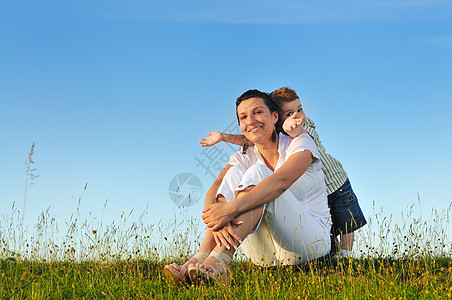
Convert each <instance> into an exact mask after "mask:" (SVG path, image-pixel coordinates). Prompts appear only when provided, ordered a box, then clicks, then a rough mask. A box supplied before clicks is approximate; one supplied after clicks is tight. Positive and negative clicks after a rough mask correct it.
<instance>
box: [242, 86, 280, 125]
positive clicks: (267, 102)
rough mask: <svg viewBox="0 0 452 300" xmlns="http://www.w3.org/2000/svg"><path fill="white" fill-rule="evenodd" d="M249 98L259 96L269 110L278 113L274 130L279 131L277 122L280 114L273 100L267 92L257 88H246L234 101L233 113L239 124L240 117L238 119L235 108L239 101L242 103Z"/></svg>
mask: <svg viewBox="0 0 452 300" xmlns="http://www.w3.org/2000/svg"><path fill="white" fill-rule="evenodd" d="M250 98H261V99H262V100H263V101H264V103H265V105H266V106H267V107H268V109H269V110H270V112H274V111H276V112H277V113H278V122H277V123H276V132H277V133H280V132H281V127H280V124H279V115H280V112H279V108H278V106H277V105H276V104H275V102H273V100H272V98H271V97H270V95H269V94H267V93H264V92H261V91H259V90H248V91H246V92H244V93H243V94H242V95H241V96H240V97H238V98H237V101H235V113H236V115H237V121H238V122H239V124H240V119H239V115H238V113H237V108H238V107H239V105H240V103H242V102H243V101H245V100H248V99H250Z"/></svg>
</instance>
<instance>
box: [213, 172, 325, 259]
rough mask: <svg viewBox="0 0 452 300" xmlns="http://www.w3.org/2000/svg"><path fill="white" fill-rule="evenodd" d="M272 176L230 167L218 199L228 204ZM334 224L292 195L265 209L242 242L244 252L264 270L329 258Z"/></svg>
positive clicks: (286, 195) (275, 200)
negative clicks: (308, 208)
mask: <svg viewBox="0 0 452 300" xmlns="http://www.w3.org/2000/svg"><path fill="white" fill-rule="evenodd" d="M272 174H273V172H272V171H271V170H270V169H269V168H268V167H267V166H264V165H261V164H256V165H253V166H251V167H250V168H249V169H247V170H246V169H244V168H242V167H240V166H233V167H231V168H230V169H229V170H228V172H227V173H226V175H225V177H224V179H223V182H222V184H221V186H220V188H219V189H218V192H217V195H219V194H221V195H223V196H224V197H225V198H226V200H227V201H232V200H234V199H235V196H236V195H237V193H238V192H239V191H241V190H244V189H245V188H247V187H249V186H255V185H257V184H258V183H259V182H261V181H262V180H264V179H265V178H266V177H268V176H270V175H272ZM330 224H331V223H330V222H329V221H325V220H322V219H321V218H320V217H318V216H316V215H314V214H312V213H311V212H310V211H309V210H307V209H306V208H305V207H303V205H302V204H301V203H300V201H298V200H297V199H296V198H295V197H294V196H293V194H292V193H291V192H289V191H285V192H284V193H283V194H281V195H280V196H279V197H278V198H276V199H274V200H272V201H270V202H268V203H266V204H265V205H264V209H263V213H262V216H261V219H260V220H259V222H258V224H257V225H256V227H255V228H254V230H253V232H252V233H250V234H249V235H248V237H247V238H246V239H245V240H244V241H243V244H242V249H243V252H244V253H245V255H246V256H247V257H248V258H249V259H251V261H252V262H253V263H254V264H257V265H261V266H276V265H295V264H300V263H303V262H307V261H311V260H313V259H315V258H319V257H322V256H325V255H327V254H328V253H329V252H330V249H331V238H330V229H331V225H330Z"/></svg>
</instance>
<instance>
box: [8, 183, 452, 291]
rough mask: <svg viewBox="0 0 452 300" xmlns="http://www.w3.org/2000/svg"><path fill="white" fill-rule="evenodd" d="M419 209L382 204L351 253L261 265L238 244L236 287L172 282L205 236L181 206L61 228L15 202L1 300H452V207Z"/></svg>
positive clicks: (74, 219)
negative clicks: (171, 212) (169, 216)
mask: <svg viewBox="0 0 452 300" xmlns="http://www.w3.org/2000/svg"><path fill="white" fill-rule="evenodd" d="M85 188H86V186H85ZM413 207H414V205H413V206H411V207H410V208H409V209H408V212H406V213H405V214H404V215H405V222H404V223H403V224H401V225H400V224H397V223H393V222H392V218H391V216H384V214H383V213H382V212H381V211H380V212H378V213H374V214H373V215H371V216H368V221H369V224H368V225H366V226H365V227H364V228H363V229H361V230H359V231H358V232H357V235H356V242H355V250H354V254H353V258H347V259H340V260H337V259H334V258H328V259H325V260H323V261H316V262H312V263H310V264H307V265H304V266H300V267H291V268H283V267H279V268H260V267H257V266H255V265H252V264H251V263H249V262H248V261H247V260H246V258H245V257H244V256H243V254H241V253H240V251H238V253H236V256H235V259H234V260H233V263H232V271H233V278H232V284H231V286H229V287H224V286H221V285H218V284H217V285H211V286H207V285H201V286H194V285H187V286H185V287H178V286H175V285H174V284H172V283H170V282H167V281H166V280H165V277H164V276H163V266H164V265H165V264H167V263H169V262H179V263H182V262H183V261H184V259H186V258H188V257H190V255H191V254H193V253H194V252H195V251H196V250H197V247H198V245H199V243H200V237H201V236H202V235H201V232H200V231H199V229H198V228H200V226H198V224H199V223H198V222H199V220H195V219H193V218H190V217H188V216H187V215H184V214H183V213H181V215H180V216H179V217H178V220H176V219H175V220H171V221H168V223H165V224H157V225H155V224H150V225H149V224H147V223H146V222H145V221H146V219H147V218H146V212H143V213H142V214H141V215H140V216H139V217H138V218H137V219H136V220H133V214H132V212H130V213H129V214H126V213H122V214H121V216H119V217H118V220H117V221H116V222H115V223H113V224H109V225H104V224H102V223H101V222H96V221H95V220H96V219H91V220H86V219H82V218H81V217H80V215H79V213H78V209H77V211H76V212H75V213H74V214H73V216H72V217H71V218H70V220H69V221H68V222H66V224H67V228H66V231H65V232H62V233H59V230H58V226H57V224H56V223H55V221H54V220H55V219H54V217H52V216H51V215H50V213H49V212H48V211H47V212H43V213H42V214H41V217H40V218H39V221H38V223H37V224H35V226H34V227H33V228H34V231H33V232H29V229H28V228H23V227H22V225H21V224H22V223H21V216H20V213H19V211H18V210H16V209H14V208H13V210H12V212H11V214H10V215H8V216H5V215H3V218H2V219H1V220H0V264H1V272H0V273H1V279H0V287H1V288H0V299H24V298H29V299H82V298H85V299H98V298H106V299H136V298H141V299H171V298H173V299H186V298H189V299H212V298H214V299H280V298H282V299H315V298H321V299H324V298H327V299H373V298H375V299H432V298H433V299H435V298H437V299H451V297H452V243H451V240H450V225H449V216H450V212H451V207H449V209H448V210H447V211H443V212H436V211H434V212H433V213H432V216H431V218H430V219H429V220H427V221H424V220H422V218H420V217H416V216H415V215H414V213H413ZM407 220H409V221H407Z"/></svg>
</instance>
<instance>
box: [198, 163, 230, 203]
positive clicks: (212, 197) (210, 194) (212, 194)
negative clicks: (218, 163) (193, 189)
mask: <svg viewBox="0 0 452 300" xmlns="http://www.w3.org/2000/svg"><path fill="white" fill-rule="evenodd" d="M230 167H232V165H229V164H227V165H226V167H224V169H223V170H222V171H221V172H220V174H219V175H218V177H217V179H216V180H215V181H214V182H213V183H212V185H211V186H210V189H209V190H208V191H207V193H206V198H205V200H204V209H205V208H207V207H209V206H210V205H212V204H214V203H217V200H218V199H217V191H218V188H219V187H220V185H221V182H222V181H223V178H224V175H226V172H227V171H228V170H229V168H230Z"/></svg>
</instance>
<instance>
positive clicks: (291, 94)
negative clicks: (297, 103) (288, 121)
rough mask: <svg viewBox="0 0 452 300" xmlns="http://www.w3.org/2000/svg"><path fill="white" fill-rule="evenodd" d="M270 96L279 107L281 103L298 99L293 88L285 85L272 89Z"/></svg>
mask: <svg viewBox="0 0 452 300" xmlns="http://www.w3.org/2000/svg"><path fill="white" fill-rule="evenodd" d="M270 97H272V100H273V101H274V102H275V103H276V105H278V107H279V108H281V105H282V104H283V103H286V102H292V101H294V100H297V99H299V98H298V95H297V93H296V92H295V90H294V89H291V88H290V87H287V86H285V87H282V88H280V89H277V90H274V91H273V92H271V93H270Z"/></svg>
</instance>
